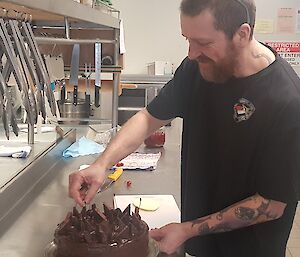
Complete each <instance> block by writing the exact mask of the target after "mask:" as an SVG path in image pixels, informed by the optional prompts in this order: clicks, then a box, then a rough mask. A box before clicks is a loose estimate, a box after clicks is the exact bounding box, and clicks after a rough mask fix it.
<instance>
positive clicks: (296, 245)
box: [186, 202, 300, 257]
mask: <svg viewBox="0 0 300 257" xmlns="http://www.w3.org/2000/svg"><path fill="white" fill-rule="evenodd" d="M287 246H288V247H287V250H286V257H300V202H299V204H298V208H297V212H296V216H295V220H294V224H293V228H292V231H291V234H290V238H289V241H288V244H287ZM186 257H190V255H188V254H187V255H186Z"/></svg>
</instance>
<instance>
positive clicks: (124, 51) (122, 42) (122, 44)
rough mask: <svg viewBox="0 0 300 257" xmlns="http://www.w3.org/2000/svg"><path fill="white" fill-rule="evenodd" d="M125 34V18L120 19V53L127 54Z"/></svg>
mask: <svg viewBox="0 0 300 257" xmlns="http://www.w3.org/2000/svg"><path fill="white" fill-rule="evenodd" d="M125 53H126V49H125V35H124V24H123V20H121V21H120V54H125Z"/></svg>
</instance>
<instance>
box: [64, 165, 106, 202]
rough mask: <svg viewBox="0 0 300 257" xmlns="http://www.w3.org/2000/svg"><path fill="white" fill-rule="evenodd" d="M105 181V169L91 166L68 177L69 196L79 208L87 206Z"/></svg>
mask: <svg viewBox="0 0 300 257" xmlns="http://www.w3.org/2000/svg"><path fill="white" fill-rule="evenodd" d="M104 180H105V169H102V168H101V167H99V166H97V165H95V164H92V165H91V166H89V167H88V168H86V169H83V170H80V171H75V172H73V173H72V174H70V175H69V196H70V197H72V198H73V199H74V200H75V201H76V203H78V204H79V205H80V206H84V204H85V203H86V204H89V203H90V202H91V201H92V200H93V198H94V197H95V195H96V194H97V191H98V190H99V188H100V187H101V185H102V184H103V182H104Z"/></svg>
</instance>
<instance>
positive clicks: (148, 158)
mask: <svg viewBox="0 0 300 257" xmlns="http://www.w3.org/2000/svg"><path fill="white" fill-rule="evenodd" d="M160 156H161V153H160V152H159V153H132V154H130V155H128V156H127V157H126V158H124V159H123V160H121V161H120V163H122V164H123V166H122V168H123V169H124V170H130V169H141V170H146V169H151V170H152V169H156V166H157V162H158V160H159V158H160Z"/></svg>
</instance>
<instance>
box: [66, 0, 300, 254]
mask: <svg viewBox="0 0 300 257" xmlns="http://www.w3.org/2000/svg"><path fill="white" fill-rule="evenodd" d="M254 23H255V5H254V3H253V0H183V1H182V3H181V29H182V35H183V36H184V37H185V38H186V39H187V40H188V43H189V52H188V58H186V59H185V60H184V61H183V62H182V64H181V65H180V67H179V68H178V69H177V71H176V73H175V75H174V78H173V79H172V80H171V81H170V82H169V83H168V84H167V85H166V86H165V87H164V88H163V89H162V90H161V92H160V94H159V95H158V97H157V98H155V99H154V100H153V101H152V102H151V103H150V104H149V106H148V107H147V109H145V110H143V111H141V112H139V113H137V114H136V115H135V116H134V117H133V118H131V119H130V120H129V121H128V122H127V123H126V124H125V126H124V127H123V128H122V130H121V131H120V133H119V134H118V135H117V136H116V137H115V139H114V140H113V141H112V142H111V144H110V145H109V147H108V148H107V150H106V151H105V152H104V153H103V154H102V155H101V156H100V157H99V159H98V160H97V161H96V162H95V163H94V164H93V165H92V166H91V167H90V168H88V169H86V170H84V171H81V172H76V173H73V174H72V175H71V176H70V195H71V196H72V197H73V198H74V199H75V200H76V201H77V202H78V203H80V204H81V205H82V204H83V201H86V202H90V201H91V199H92V198H93V196H94V195H95V193H96V191H97V189H98V187H99V186H100V185H101V183H102V181H103V179H104V171H105V170H106V169H108V168H110V167H111V166H112V165H114V164H115V163H117V162H118V161H119V160H120V159H122V158H123V157H125V156H127V155H128V154H130V153H131V152H132V151H134V150H135V149H136V148H137V147H138V146H139V145H140V144H141V143H142V141H143V140H144V138H146V137H147V136H148V135H149V134H151V133H152V132H153V131H155V130H156V129H157V128H159V127H161V126H163V125H165V124H167V123H168V122H169V121H170V120H171V119H173V118H175V117H181V118H183V121H184V123H183V140H182V197H181V198H182V223H180V224H169V225H167V226H164V227H162V228H160V229H156V230H152V231H151V232H150V235H151V236H152V237H153V238H154V239H156V240H157V241H158V243H159V247H160V250H161V251H163V252H166V253H172V252H174V251H175V250H176V249H177V248H178V247H179V246H180V245H182V244H183V243H185V247H186V250H187V252H188V253H190V254H192V255H195V256H198V257H200V256H201V257H284V256H285V250H286V242H287V239H288V236H289V233H290V229H291V226H292V223H293V218H294V215H295V210H296V207H297V203H298V200H299V199H300V175H299V168H300V158H299V153H300V152H299V147H300V95H299V93H300V80H299V78H298V76H297V75H296V73H295V72H294V71H293V69H292V68H291V67H290V66H289V65H288V64H287V63H286V62H285V61H284V60H283V59H282V58H280V57H279V56H278V55H277V54H276V53H275V52H273V50H271V49H270V48H268V47H267V46H265V45H263V44H261V43H259V42H258V41H256V40H255V39H254V38H253V28H254ZM84 182H85V183H87V184H88V185H89V189H88V192H87V195H86V196H85V198H84V199H82V197H81V196H80V188H81V185H82V184H83V183H84Z"/></svg>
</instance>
